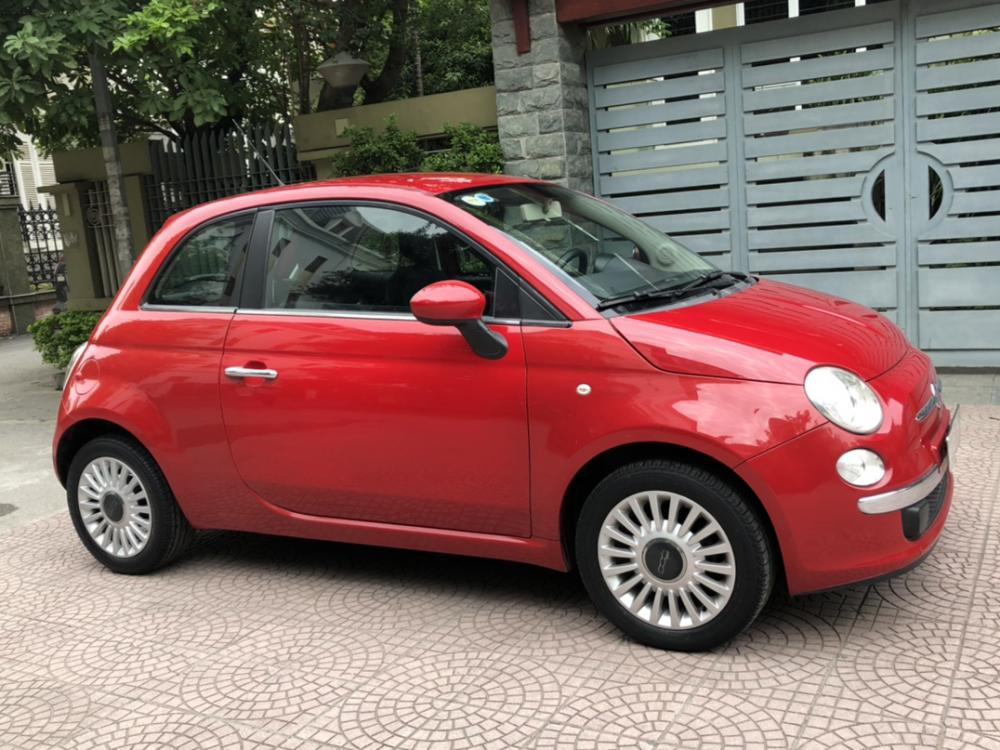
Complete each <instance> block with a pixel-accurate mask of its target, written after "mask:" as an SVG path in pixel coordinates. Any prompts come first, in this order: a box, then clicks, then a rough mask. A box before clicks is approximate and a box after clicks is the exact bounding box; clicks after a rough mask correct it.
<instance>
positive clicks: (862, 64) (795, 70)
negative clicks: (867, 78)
mask: <svg viewBox="0 0 1000 750" xmlns="http://www.w3.org/2000/svg"><path fill="white" fill-rule="evenodd" d="M892 66H893V48H892V47H891V46H889V47H881V48H879V49H874V50H866V51H864V52H855V53H854V54H851V55H837V56H835V57H813V58H810V59H808V60H794V61H791V62H787V63H778V64H776V65H761V66H759V67H755V68H747V69H744V71H743V85H744V86H770V85H773V84H777V83H788V82H789V81H806V80H810V79H813V78H827V77H830V76H842V75H849V74H854V73H867V72H868V71H872V70H887V69H890V68H892Z"/></svg>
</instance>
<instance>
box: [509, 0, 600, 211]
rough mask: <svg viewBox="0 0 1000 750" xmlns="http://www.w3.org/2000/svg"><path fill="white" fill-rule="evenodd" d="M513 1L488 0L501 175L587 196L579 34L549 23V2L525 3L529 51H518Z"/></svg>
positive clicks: (589, 179) (586, 120)
mask: <svg viewBox="0 0 1000 750" xmlns="http://www.w3.org/2000/svg"><path fill="white" fill-rule="evenodd" d="M518 1H519V0H490V17H491V19H492V24H493V69H494V73H495V75H496V89H497V127H498V129H499V132H500V145H501V146H502V147H503V153H504V159H505V161H506V168H505V171H506V172H507V173H508V174H514V175H523V176H526V177H537V178H541V179H545V180H553V181H555V182H558V183H561V184H563V185H566V186H568V187H571V188H575V189H577V190H586V191H588V192H589V191H592V190H593V187H594V180H593V165H592V163H591V156H590V116H589V113H588V105H587V84H586V81H587V76H586V68H585V65H584V53H585V51H586V34H585V32H584V31H582V30H581V29H578V28H572V27H566V26H562V25H560V24H559V23H558V22H557V21H556V12H555V0H529V2H528V22H529V25H530V28H531V50H530V51H528V52H525V53H524V54H518V51H517V40H516V36H515V31H514V19H513V14H512V12H511V3H512V2H518Z"/></svg>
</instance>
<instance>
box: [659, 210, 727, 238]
mask: <svg viewBox="0 0 1000 750" xmlns="http://www.w3.org/2000/svg"><path fill="white" fill-rule="evenodd" d="M643 221H645V222H646V223H647V224H649V225H650V226H653V227H656V228H657V229H659V230H660V231H661V232H666V233H667V234H679V233H682V232H704V231H705V230H708V229H720V230H721V229H729V209H728V208H725V209H722V210H718V211H697V212H695V213H688V214H667V215H665V216H663V215H661V216H645V217H643Z"/></svg>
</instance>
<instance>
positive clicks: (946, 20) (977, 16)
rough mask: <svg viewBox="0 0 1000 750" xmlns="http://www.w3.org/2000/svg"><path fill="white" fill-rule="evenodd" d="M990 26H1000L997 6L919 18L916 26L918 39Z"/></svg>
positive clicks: (952, 11)
mask: <svg viewBox="0 0 1000 750" xmlns="http://www.w3.org/2000/svg"><path fill="white" fill-rule="evenodd" d="M990 26H1000V22H998V20H997V9H996V6H995V5H983V6H979V7H973V8H966V9H964V10H950V11H947V12H945V13H931V14H928V15H926V16H918V17H917V20H916V24H915V27H916V33H917V37H918V38H926V37H929V36H944V35H945V34H956V33H961V32H963V31H973V30H975V29H985V28H989V27H990Z"/></svg>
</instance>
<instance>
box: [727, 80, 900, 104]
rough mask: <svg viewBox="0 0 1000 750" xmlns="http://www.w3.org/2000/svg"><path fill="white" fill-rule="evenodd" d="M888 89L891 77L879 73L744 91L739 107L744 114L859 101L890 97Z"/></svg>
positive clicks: (889, 88)
mask: <svg viewBox="0 0 1000 750" xmlns="http://www.w3.org/2000/svg"><path fill="white" fill-rule="evenodd" d="M892 87H893V80H892V75H890V74H889V73H883V72H880V73H875V74H873V75H870V76H865V77H863V78H845V79H842V80H839V81H824V82H822V83H803V84H801V85H786V86H781V87H780V88H764V89H756V90H753V91H747V92H746V93H744V94H743V107H744V109H746V110H747V111H756V110H760V109H774V108H775V107H792V106H795V105H796V104H815V103H817V102H836V101H842V100H844V99H860V98H862V97H868V96H880V95H882V94H891V93H892Z"/></svg>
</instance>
